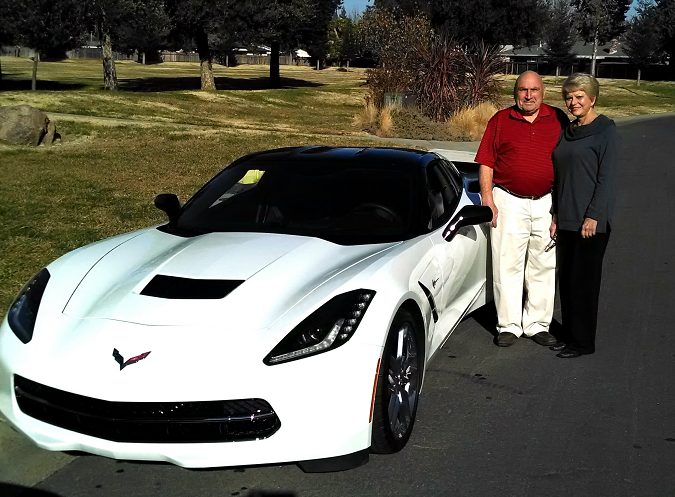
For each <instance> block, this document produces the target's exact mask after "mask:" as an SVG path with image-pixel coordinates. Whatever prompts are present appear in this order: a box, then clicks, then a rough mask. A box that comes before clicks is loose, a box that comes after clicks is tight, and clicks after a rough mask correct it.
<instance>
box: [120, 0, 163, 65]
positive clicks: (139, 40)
mask: <svg viewBox="0 0 675 497" xmlns="http://www.w3.org/2000/svg"><path fill="white" fill-rule="evenodd" d="M165 3H166V2H165V1H164V0H136V1H134V2H133V5H131V6H130V11H129V13H128V16H127V19H126V22H124V23H122V25H121V26H120V27H119V32H118V35H119V42H118V46H119V49H120V50H122V51H124V52H127V53H132V52H133V51H137V52H138V53H139V54H140V55H141V58H142V61H143V63H145V61H146V57H147V59H149V60H150V61H152V62H155V61H157V60H158V50H159V49H160V48H161V47H162V46H163V45H165V44H166V40H167V36H168V34H169V32H170V30H171V26H172V24H171V19H170V18H169V15H168V13H167V11H166V5H165Z"/></svg>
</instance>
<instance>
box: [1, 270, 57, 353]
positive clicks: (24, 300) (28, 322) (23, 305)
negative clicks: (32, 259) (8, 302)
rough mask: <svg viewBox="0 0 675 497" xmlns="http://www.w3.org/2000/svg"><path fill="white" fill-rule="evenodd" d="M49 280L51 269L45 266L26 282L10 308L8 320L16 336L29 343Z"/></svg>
mask: <svg viewBox="0 0 675 497" xmlns="http://www.w3.org/2000/svg"><path fill="white" fill-rule="evenodd" d="M48 281H49V271H47V269H46V268H45V269H43V270H42V271H40V272H39V273H38V274H36V275H35V276H33V279H31V280H30V281H29V282H28V283H26V286H24V287H23V288H22V289H21V291H20V292H19V295H17V297H16V299H15V300H14V302H13V303H12V306H11V307H10V308H9V312H8V313H7V321H8V322H9V326H10V328H12V331H13V332H14V334H15V335H16V337H17V338H18V339H19V340H21V341H22V342H23V343H28V342H30V340H31V338H33V328H34V327H35V319H36V318H37V313H38V308H39V307H40V301H41V300H42V294H44V293H45V288H46V287H47V282H48Z"/></svg>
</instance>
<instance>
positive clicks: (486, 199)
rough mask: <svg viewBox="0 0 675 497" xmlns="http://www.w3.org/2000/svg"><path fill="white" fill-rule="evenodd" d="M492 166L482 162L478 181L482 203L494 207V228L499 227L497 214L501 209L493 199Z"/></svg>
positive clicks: (479, 167)
mask: <svg viewBox="0 0 675 497" xmlns="http://www.w3.org/2000/svg"><path fill="white" fill-rule="evenodd" d="M492 175H493V171H492V168H491V167H489V166H486V165H485V164H481V165H480V166H478V183H479V184H480V203H481V204H482V205H486V206H488V207H489V208H490V209H492V222H491V223H490V224H492V227H493V228H496V227H497V215H498V214H499V210H498V209H497V206H496V205H495V202H494V200H493V199H492Z"/></svg>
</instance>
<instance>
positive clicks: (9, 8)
mask: <svg viewBox="0 0 675 497" xmlns="http://www.w3.org/2000/svg"><path fill="white" fill-rule="evenodd" d="M17 22H18V19H17V18H16V8H15V6H14V2H13V1H12V0H7V1H3V2H0V45H9V44H13V43H14V41H15V40H16V38H17V33H16V26H17ZM0 82H2V64H0Z"/></svg>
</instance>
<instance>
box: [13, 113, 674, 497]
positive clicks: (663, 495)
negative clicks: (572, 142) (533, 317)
mask: <svg viewBox="0 0 675 497" xmlns="http://www.w3.org/2000/svg"><path fill="white" fill-rule="evenodd" d="M620 131H621V134H622V136H623V139H624V146H623V154H622V174H621V179H620V183H619V184H620V200H619V203H618V213H617V214H618V216H617V217H618V220H617V223H616V226H615V230H614V233H613V234H612V238H611V240H610V245H609V248H608V252H607V256H606V266H605V277H604V283H603V293H602V301H601V308H600V316H599V319H600V327H599V330H598V351H597V353H596V354H595V355H593V356H587V357H582V358H579V359H574V360H567V361H564V360H560V359H557V358H556V357H555V356H554V353H552V352H550V351H548V350H547V349H545V348H543V347H539V346H537V345H536V344H534V343H533V342H531V341H529V340H520V341H519V342H518V343H516V344H515V345H514V346H513V347H510V348H507V349H501V348H497V347H495V346H494V345H493V343H492V338H493V337H492V334H491V332H490V331H489V330H491V329H492V322H493V320H494V317H493V315H492V313H491V312H490V310H489V309H488V310H487V311H484V312H482V313H478V314H477V315H475V316H472V317H470V318H469V319H467V320H465V321H464V322H463V323H462V324H461V325H460V327H459V328H458V329H457V330H456V331H455V333H454V334H453V335H452V337H451V338H450V340H449V341H448V342H447V343H446V345H445V346H444V348H443V349H442V351H441V353H440V354H439V355H438V356H437V357H436V359H435V360H434V362H433V363H432V368H431V371H430V372H429V374H428V376H427V381H426V384H425V387H424V392H423V394H422V398H421V404H420V408H419V411H418V421H417V424H416V427H415V431H414V433H413V436H412V438H411V440H410V443H409V445H408V446H407V447H406V449H405V450H404V451H403V452H401V453H399V454H394V455H391V456H371V460H370V462H369V463H368V464H367V465H365V466H362V467H360V468H357V469H354V470H351V471H347V472H343V473H333V474H318V475H317V474H314V475H310V474H305V473H303V472H302V471H301V470H300V469H298V468H297V467H295V466H270V467H257V468H246V469H228V470H206V471H191V470H185V469H182V468H178V467H174V466H169V465H159V464H141V463H126V462H118V461H113V460H109V459H104V458H100V457H93V456H92V457H86V456H85V457H78V458H73V459H72V460H70V462H69V464H67V465H66V466H65V467H63V468H62V469H60V470H58V471H56V472H55V473H54V474H52V475H51V476H49V477H47V478H46V479H45V480H44V481H42V482H41V483H39V484H38V485H36V487H35V488H33V489H32V490H28V491H27V492H28V493H27V494H26V495H52V496H54V495H57V496H61V497H79V496H87V497H89V496H92V495H95V496H97V497H108V496H116V497H117V496H121V495H129V496H148V497H150V496H153V497H154V496H161V497H173V496H181V497H185V496H190V497H201V496H204V497H206V496H236V495H240V496H246V495H254V491H258V492H265V493H264V494H262V495H277V496H280V495H296V496H298V497H310V496H322V497H330V496H387V497H389V496H435V495H452V496H457V497H469V496H475V497H492V496H495V497H497V496H498V497H507V496H514V497H543V496H547V497H557V496H560V497H567V496H575V497H586V496H588V497H591V496H593V497H610V496H611V497H624V496H625V497H632V496H636V497H672V496H675V334H674V333H673V329H674V328H675V327H674V326H673V325H672V323H671V322H670V321H671V319H670V318H671V315H672V314H673V309H671V308H670V306H671V305H673V297H674V296H675V274H674V273H673V270H674V267H675V256H674V255H673V254H674V253H675V251H674V250H673V244H674V243H675V237H674V236H673V235H672V232H673V227H675V200H674V198H675V197H674V196H673V190H675V178H674V175H675V173H674V169H675V168H674V166H675V160H674V159H673V158H674V157H675V117H674V116H667V117H662V118H657V119H652V120H638V121H631V122H624V123H622V124H621V126H620ZM345 388H348V385H345ZM335 425H336V426H337V425H339V412H336V414H335ZM327 428H328V429H330V428H331V426H330V425H329V426H327ZM22 463H24V464H26V465H27V466H30V462H28V461H16V464H22ZM18 493H20V489H18V487H9V486H4V487H3V486H2V484H0V495H3V497H5V496H6V497H11V495H17V494H18ZM256 495H261V494H256Z"/></svg>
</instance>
